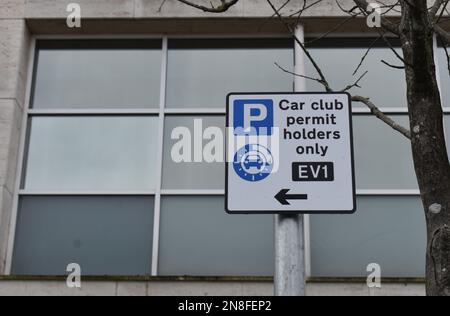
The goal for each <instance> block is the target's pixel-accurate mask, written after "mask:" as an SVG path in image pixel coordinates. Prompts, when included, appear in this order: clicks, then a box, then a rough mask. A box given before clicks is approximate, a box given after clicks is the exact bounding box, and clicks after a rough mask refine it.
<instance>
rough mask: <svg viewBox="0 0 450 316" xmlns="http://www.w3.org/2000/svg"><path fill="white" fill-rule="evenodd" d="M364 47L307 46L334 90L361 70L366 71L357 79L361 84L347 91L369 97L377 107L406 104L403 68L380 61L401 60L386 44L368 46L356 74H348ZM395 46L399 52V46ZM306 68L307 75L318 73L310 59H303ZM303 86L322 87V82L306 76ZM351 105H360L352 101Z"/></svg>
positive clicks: (365, 47)
mask: <svg viewBox="0 0 450 316" xmlns="http://www.w3.org/2000/svg"><path fill="white" fill-rule="evenodd" d="M342 41H345V39H342ZM324 45H326V44H324ZM368 45H369V44H368ZM368 47H369V46H362V47H361V48H348V47H341V48H337V47H327V48H325V47H321V48H310V52H311V54H312V56H313V57H314V59H315V61H316V62H317V64H318V65H320V67H321V69H322V71H323V72H324V74H325V76H326V77H327V79H328V81H329V82H330V85H331V86H332V87H333V88H334V89H335V90H340V89H344V88H345V87H346V86H347V85H349V84H353V83H354V82H355V81H356V80H357V79H358V78H359V77H360V76H361V75H362V74H363V73H364V72H365V71H368V74H367V75H366V76H365V77H364V79H363V80H362V81H361V82H360V85H361V87H362V88H361V89H360V88H354V89H352V90H351V91H350V92H351V93H354V94H358V95H362V96H366V97H370V98H371V100H372V101H373V102H374V103H375V104H376V105H377V106H378V107H406V106H407V101H406V83H405V73H404V71H402V70H396V69H392V68H390V67H388V66H386V65H384V64H383V63H381V60H385V61H387V62H388V63H390V64H393V65H400V64H401V61H400V60H399V59H398V58H397V57H396V56H395V55H394V53H393V52H392V50H391V49H390V48H387V47H386V48H377V47H375V48H372V50H371V52H370V53H369V55H368V56H367V57H366V60H365V62H364V64H363V66H362V67H361V68H360V70H359V72H358V74H357V75H355V76H353V75H352V74H353V72H354V71H355V69H356V67H357V66H358V64H359V63H360V61H361V58H362V57H363V56H364V54H365V53H366V51H367V48H368ZM396 50H397V51H398V52H399V53H400V54H401V49H396ZM306 69H307V73H308V74H309V75H311V76H313V77H315V78H317V77H318V76H317V73H316V72H315V70H314V68H313V67H312V65H311V63H310V62H307V67H306ZM306 87H307V90H308V91H324V89H323V86H322V85H320V84H318V83H317V82H314V81H311V80H307V83H306ZM354 106H357V107H362V106H364V105H361V104H358V103H355V104H354Z"/></svg>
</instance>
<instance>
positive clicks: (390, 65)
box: [381, 59, 405, 69]
mask: <svg viewBox="0 0 450 316" xmlns="http://www.w3.org/2000/svg"><path fill="white" fill-rule="evenodd" d="M381 62H382V63H383V64H385V65H386V66H388V67H391V68H394V69H405V66H395V65H392V64H390V63H388V62H387V61H385V60H384V59H382V60H381Z"/></svg>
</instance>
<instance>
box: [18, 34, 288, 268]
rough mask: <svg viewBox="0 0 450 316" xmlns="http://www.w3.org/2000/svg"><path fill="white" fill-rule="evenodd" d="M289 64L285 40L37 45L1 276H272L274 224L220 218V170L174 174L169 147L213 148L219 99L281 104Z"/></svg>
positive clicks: (221, 108) (211, 166)
mask: <svg viewBox="0 0 450 316" xmlns="http://www.w3.org/2000/svg"><path fill="white" fill-rule="evenodd" d="M293 56H294V51H293V41H292V40H290V39H287V40H286V39H251V38H250V39H245V40H241V39H222V40H217V39H201V40H192V39H191V40H185V39H169V40H167V39H164V40H159V39H154V40H153V39H152V40H150V39H142V40H70V41H69V40H51V41H50V40H39V41H38V42H37V45H36V58H35V65H34V81H33V89H32V94H31V102H30V108H29V109H28V126H27V135H26V142H25V153H24V157H23V168H22V174H21V186H20V191H19V196H18V203H17V204H18V214H17V225H16V233H15V243H14V251H13V256H12V268H11V273H13V274H18V275H62V274H65V273H66V272H65V270H66V267H67V265H68V264H69V263H72V262H75V263H79V264H80V265H81V267H82V271H83V274H84V275H150V274H152V275H229V276H240V275H241V276H247V275H254V276H270V275H272V274H273V269H274V267H273V265H274V262H273V253H274V251H273V247H274V244H273V217H272V216H270V215H269V216H257V217H248V216H237V217H234V216H228V215H227V214H226V213H225V211H224V203H225V202H224V192H223V190H224V182H225V179H224V162H223V160H221V159H219V161H213V162H205V161H202V162H192V163H191V162H181V163H176V162H175V161H173V159H172V156H171V151H172V147H173V146H174V144H176V143H177V142H178V141H179V140H178V139H177V138H176V137H173V135H172V134H173V131H174V129H176V128H179V127H185V128H187V129H188V130H189V132H190V135H189V137H190V139H189V143H193V142H195V141H198V138H200V143H201V144H200V145H203V146H205V145H206V144H207V143H208V141H209V140H208V139H207V138H205V137H204V134H203V133H204V131H205V130H206V129H208V128H210V127H214V128H218V129H220V131H221V132H222V134H223V137H222V139H219V142H221V143H223V141H224V138H225V131H224V128H225V103H226V102H225V99H226V95H227V94H228V93H229V92H231V91H232V90H242V89H243V90H249V91H250V90H260V91H264V90H269V89H275V90H280V91H291V90H292V83H293V78H292V76H291V75H288V74H285V73H282V72H280V71H279V70H278V68H277V67H276V66H275V63H279V64H280V65H282V66H283V67H286V68H287V69H290V70H292V69H293V62H294V57H293ZM218 60H220V61H221V62H218ZM230 65H233V67H230ZM164 78H167V79H166V80H164ZM198 124H200V125H198ZM194 126H195V128H194ZM196 129H198V130H199V132H198V133H196V132H195V131H196ZM192 158H194V157H192ZM223 158H224V157H223ZM154 228H156V229H154ZM99 232H101V234H99ZM194 232H195V233H194ZM249 249H251V250H249Z"/></svg>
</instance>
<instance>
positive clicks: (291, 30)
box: [267, 0, 332, 92]
mask: <svg viewBox="0 0 450 316" xmlns="http://www.w3.org/2000/svg"><path fill="white" fill-rule="evenodd" d="M267 3H268V4H269V5H270V7H271V8H272V10H273V11H274V12H275V14H276V15H277V17H278V19H279V20H280V22H281V23H283V25H284V26H285V27H286V29H287V30H288V32H289V33H290V34H291V36H292V37H293V38H294V40H295V42H296V43H297V44H298V45H299V46H300V47H301V49H302V50H303V52H304V53H305V55H306V57H307V58H308V60H309V61H310V62H311V64H312V65H313V67H314V69H315V70H316V72H317V74H318V75H319V77H320V81H321V82H322V85H323V86H324V87H325V90H326V91H328V92H331V91H332V89H331V87H330V84H329V83H328V81H327V79H326V77H325V75H324V74H323V72H322V69H321V68H320V67H319V65H318V64H317V63H316V61H315V60H314V58H313V57H312V55H311V54H310V52H309V51H308V50H307V49H306V47H305V44H304V43H302V41H301V40H300V39H299V38H298V37H297V36H296V35H295V29H293V28H292V26H291V25H290V24H289V23H288V22H287V21H285V19H284V18H283V16H282V15H281V13H280V12H279V11H278V10H277V8H276V7H275V5H274V4H273V3H272V2H271V1H270V0H267Z"/></svg>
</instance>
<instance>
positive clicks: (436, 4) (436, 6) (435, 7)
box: [430, 0, 448, 20]
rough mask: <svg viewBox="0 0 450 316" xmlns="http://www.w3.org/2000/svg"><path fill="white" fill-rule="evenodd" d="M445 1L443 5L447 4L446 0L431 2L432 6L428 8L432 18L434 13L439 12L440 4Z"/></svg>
mask: <svg viewBox="0 0 450 316" xmlns="http://www.w3.org/2000/svg"><path fill="white" fill-rule="evenodd" d="M444 2H445V6H444V9H445V7H446V6H447V4H448V0H436V1H435V2H434V4H433V6H432V7H431V9H430V17H431V18H432V19H433V20H434V17H435V16H436V14H437V13H438V12H439V9H440V8H441V6H442V5H443V4H444Z"/></svg>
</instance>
